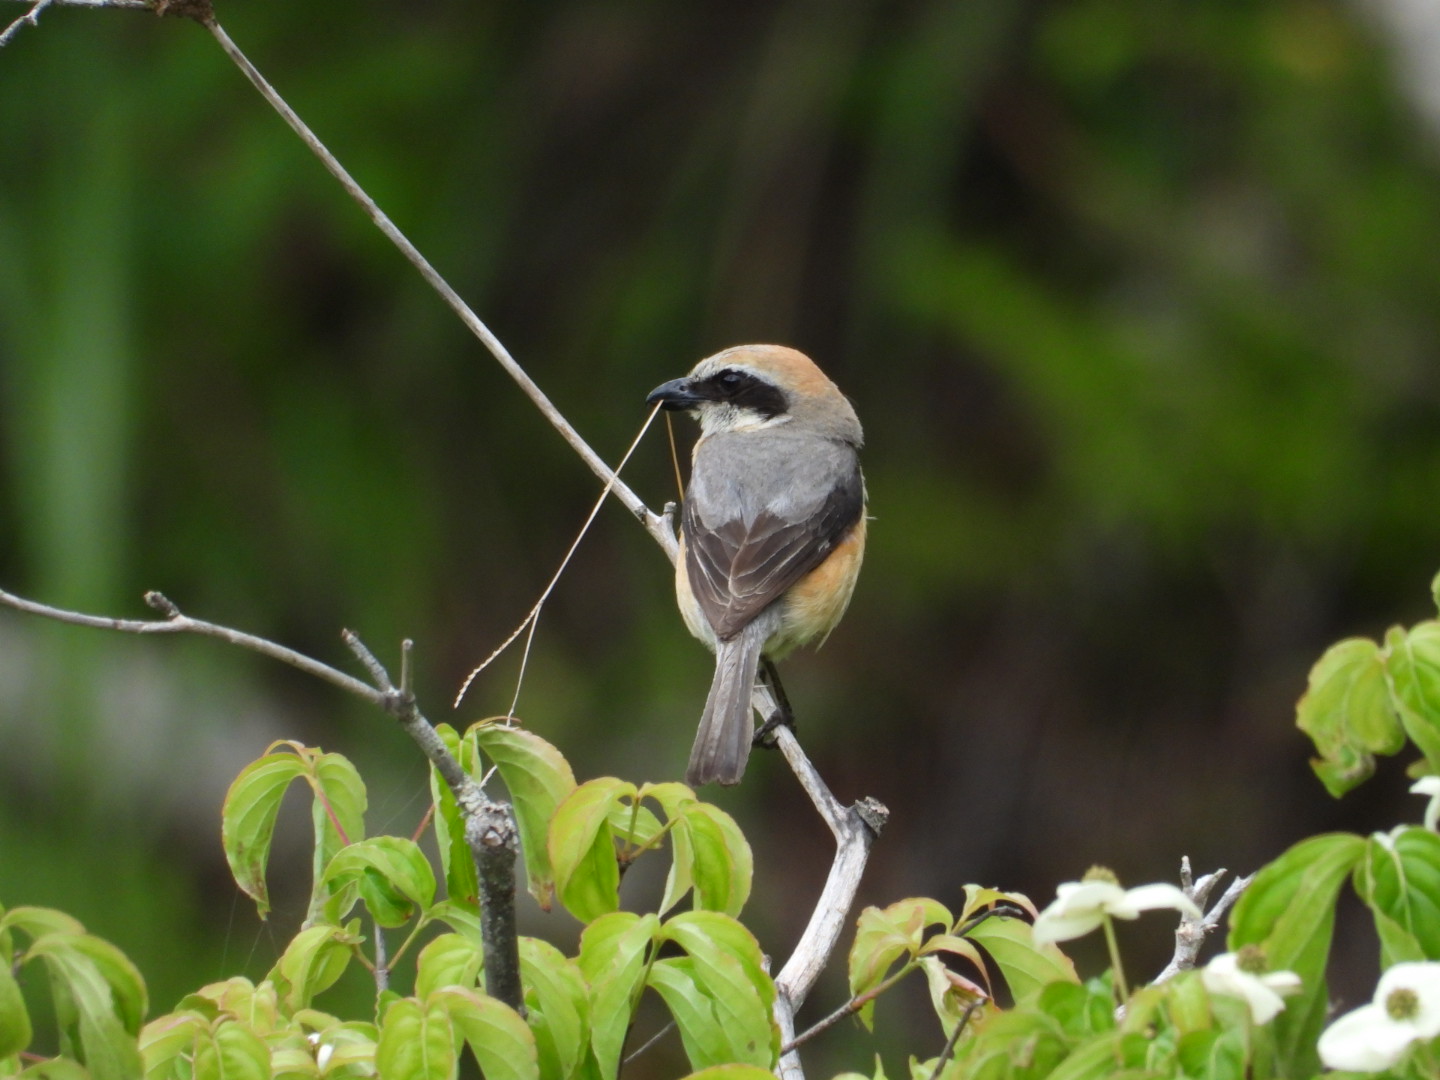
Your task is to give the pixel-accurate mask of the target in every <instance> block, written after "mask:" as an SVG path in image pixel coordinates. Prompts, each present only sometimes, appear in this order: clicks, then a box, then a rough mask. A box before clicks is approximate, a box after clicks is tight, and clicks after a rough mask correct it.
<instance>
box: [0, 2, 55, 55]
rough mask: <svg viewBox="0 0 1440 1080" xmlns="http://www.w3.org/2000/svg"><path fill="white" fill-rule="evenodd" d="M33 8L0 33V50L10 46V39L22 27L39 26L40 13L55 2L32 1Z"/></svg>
mask: <svg viewBox="0 0 1440 1080" xmlns="http://www.w3.org/2000/svg"><path fill="white" fill-rule="evenodd" d="M34 2H35V6H34V7H32V8H31V9H30V10H29V11H27V12H26V13H25V14H24V15H21V16H20V17H19V18H18V19H16V20H15V21H14V22H12V23H11V24H10V25H9V26H7V27H6V28H5V29H4V31H3V32H0V49H3V48H4V47H5V46H6V45H9V44H10V39H11V38H13V37H14V36H15V35H16V34H18V33H19V32H20V27H22V26H39V25H40V13H41V12H42V11H44V10H45V9H46V8H47V7H49V6H50V5H51V4H53V3H54V2H55V0H34Z"/></svg>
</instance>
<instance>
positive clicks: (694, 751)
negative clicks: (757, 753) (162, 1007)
mask: <svg viewBox="0 0 1440 1080" xmlns="http://www.w3.org/2000/svg"><path fill="white" fill-rule="evenodd" d="M757 631H759V632H757ZM763 644H764V633H763V631H760V628H759V627H756V626H754V624H752V625H751V626H747V627H746V628H745V629H744V630H743V631H742V632H741V633H740V635H739V636H738V637H736V638H733V639H731V640H730V641H722V642H720V645H719V647H718V648H717V649H716V651H715V681H714V682H712V683H711V684H710V696H709V697H708V698H706V699H705V713H704V715H703V716H701V717H700V730H699V731H697V732H696V733H695V745H694V746H693V747H692V748H691V750H690V767H689V768H687V769H686V770H685V782H686V783H687V784H689V785H690V786H691V787H699V786H700V785H701V784H708V783H710V782H711V781H718V782H719V783H721V784H738V783H739V782H740V777H742V776H744V775H745V762H746V760H747V759H748V758H749V757H750V740H751V739H753V738H754V737H755V711H754V709H752V708H751V706H750V692H751V690H752V688H753V687H754V685H755V671H756V669H757V668H758V667H759V665H760V649H761V646H762V645H763Z"/></svg>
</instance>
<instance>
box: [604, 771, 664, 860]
mask: <svg viewBox="0 0 1440 1080" xmlns="http://www.w3.org/2000/svg"><path fill="white" fill-rule="evenodd" d="M649 786H650V785H648V784H645V785H642V786H641V788H640V797H641V798H642V799H643V798H644V797H645V789H646V788H647V787H649ZM607 820H608V821H609V822H610V831H611V832H612V833H613V834H614V835H615V839H616V840H618V841H620V845H621V848H622V849H625V850H634V849H636V848H647V849H648V848H649V847H650V845H652V844H654V843H655V838H656V837H658V836H659V835H660V833H661V832H662V831H663V829H664V826H663V825H662V824H661V823H660V819H659V818H658V817H656V816H655V811H653V810H651V809H650V808H649V807H648V806H645V805H643V804H642V803H640V802H638V801H637V802H630V803H624V802H618V803H615V804H614V805H613V806H611V807H610V816H609V818H608V819H607Z"/></svg>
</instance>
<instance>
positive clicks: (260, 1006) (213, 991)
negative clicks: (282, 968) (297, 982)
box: [176, 975, 282, 1036]
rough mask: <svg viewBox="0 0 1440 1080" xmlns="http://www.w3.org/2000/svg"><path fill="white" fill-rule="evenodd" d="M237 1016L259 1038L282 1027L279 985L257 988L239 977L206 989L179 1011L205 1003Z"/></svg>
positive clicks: (187, 999) (186, 1000)
mask: <svg viewBox="0 0 1440 1080" xmlns="http://www.w3.org/2000/svg"><path fill="white" fill-rule="evenodd" d="M202 1003H204V1005H208V1006H210V1007H212V1008H214V1009H215V1010H216V1012H215V1014H214V1015H215V1016H216V1017H218V1016H219V1014H220V1013H221V1012H224V1013H226V1014H228V1015H229V1016H232V1017H234V1018H235V1019H236V1020H239V1021H241V1022H243V1023H245V1024H246V1025H248V1026H249V1027H250V1029H251V1030H252V1031H254V1032H255V1034H257V1035H261V1036H263V1035H266V1034H268V1033H269V1032H272V1031H275V1030H277V1029H278V1028H280V1027H281V1026H282V1024H281V1021H280V1000H279V993H278V992H277V991H276V989H275V984H274V983H271V982H262V983H261V984H260V985H259V986H256V985H255V984H254V983H252V982H251V981H250V980H249V979H247V978H245V977H243V976H239V975H237V976H235V977H234V978H231V979H226V980H224V981H223V982H218V983H210V984H209V985H208V986H202V987H201V988H200V989H199V990H197V991H195V993H193V994H189V995H186V997H185V998H184V999H182V1000H181V1002H180V1006H179V1008H178V1009H177V1010H176V1011H177V1012H178V1011H180V1009H185V1008H198V1007H201V1004H202Z"/></svg>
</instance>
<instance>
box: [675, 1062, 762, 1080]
mask: <svg viewBox="0 0 1440 1080" xmlns="http://www.w3.org/2000/svg"><path fill="white" fill-rule="evenodd" d="M681 1080H774V1076H773V1075H772V1074H771V1073H770V1072H769V1071H768V1070H766V1069H757V1068H756V1067H755V1066H754V1065H716V1066H714V1067H712V1068H709V1069H701V1070H700V1071H699V1072H694V1073H691V1074H690V1075H689V1076H685V1077H682V1078H681Z"/></svg>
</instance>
